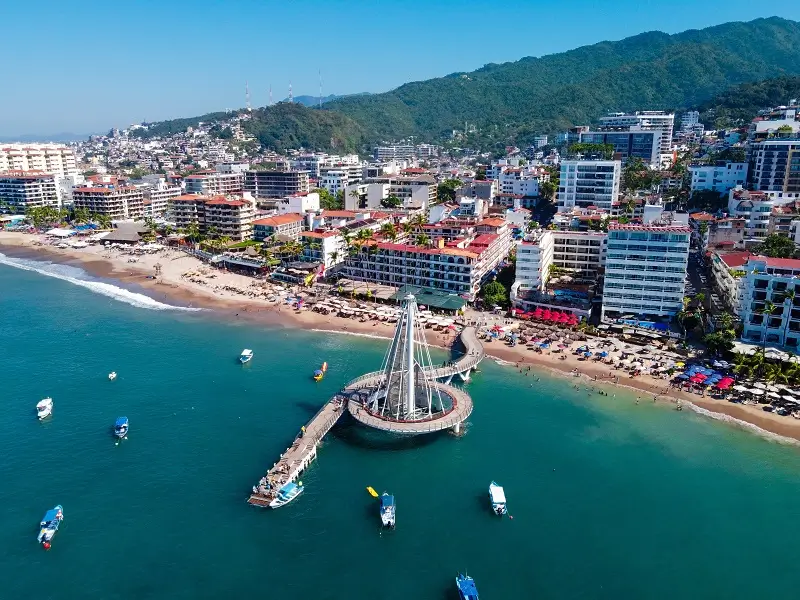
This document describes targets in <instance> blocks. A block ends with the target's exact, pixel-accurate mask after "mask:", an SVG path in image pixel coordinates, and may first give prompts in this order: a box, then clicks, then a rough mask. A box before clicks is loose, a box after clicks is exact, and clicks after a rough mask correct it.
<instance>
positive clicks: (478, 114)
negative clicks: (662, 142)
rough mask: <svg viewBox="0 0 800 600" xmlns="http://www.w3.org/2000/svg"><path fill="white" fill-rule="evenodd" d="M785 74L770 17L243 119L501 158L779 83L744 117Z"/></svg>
mask: <svg viewBox="0 0 800 600" xmlns="http://www.w3.org/2000/svg"><path fill="white" fill-rule="evenodd" d="M788 75H800V23H797V22H795V21H789V20H786V19H781V18H778V17H771V18H768V19H756V20H754V21H750V22H747V23H742V22H734V23H726V24H724V25H718V26H715V27H709V28H706V29H701V30H690V31H685V32H683V33H678V34H675V35H668V34H666V33H661V32H656V31H653V32H647V33H642V34H640V35H636V36H633V37H630V38H626V39H623V40H619V41H615V42H601V43H598V44H593V45H591V46H583V47H580V48H576V49H574V50H570V51H568V52H563V53H560V54H552V55H548V56H543V57H541V58H533V57H528V58H523V59H521V60H519V61H516V62H511V63H504V64H489V65H485V66H484V67H483V68H481V69H478V70H476V71H472V72H470V73H453V74H451V75H448V76H446V77H440V78H437V79H430V80H427V81H418V82H413V83H407V84H405V85H402V86H400V87H398V88H397V89H394V90H392V91H389V92H386V93H383V94H369V95H355V96H346V97H341V98H336V99H334V100H331V101H329V102H326V103H325V104H323V106H322V108H306V107H303V106H300V105H298V104H296V103H295V104H288V103H279V104H276V105H274V106H271V107H268V108H264V109H259V110H256V111H253V119H252V120H250V121H249V122H248V123H247V126H246V129H247V130H248V131H250V132H251V133H253V134H254V135H256V137H258V139H259V141H261V143H262V144H264V145H265V146H267V147H269V148H274V149H276V150H282V149H285V148H290V147H294V148H297V147H299V146H304V147H306V148H315V149H320V150H334V151H352V150H355V149H361V150H364V149H366V148H368V146H369V145H371V144H374V143H376V142H379V141H389V140H399V139H401V138H405V137H408V136H416V138H417V139H418V140H426V141H437V140H442V139H446V138H449V137H450V136H451V134H452V133H453V131H460V132H463V133H462V134H461V135H459V136H457V137H456V139H455V140H454V143H455V144H457V145H460V146H463V147H467V146H468V147H479V148H483V149H485V150H492V151H496V152H497V153H502V152H503V151H504V149H505V147H506V146H507V145H509V144H516V145H524V144H527V143H530V142H532V141H533V136H534V135H536V134H540V133H548V134H551V133H555V132H561V131H564V130H566V129H567V128H569V127H572V126H575V125H587V124H591V123H593V122H595V121H596V119H597V118H598V117H600V116H602V115H603V114H605V113H606V112H608V111H630V110H637V109H638V110H647V109H675V110H682V109H687V108H689V107H696V106H703V107H704V114H705V113H707V111H708V110H711V109H713V108H714V107H715V106H717V105H708V106H706V104H707V103H708V102H709V99H711V98H714V97H715V95H717V94H721V93H722V92H723V91H725V90H729V93H730V94H731V95H730V96H728V97H727V100H725V99H724V98H723V99H721V100H718V102H725V103H728V104H730V105H731V109H730V110H731V111H734V109H735V107H734V104H735V103H736V102H737V101H738V99H737V98H736V95H735V94H736V92H734V91H733V90H731V89H730V88H731V87H732V86H737V85H739V84H743V83H745V82H753V81H759V80H764V79H766V78H769V77H780V79H778V80H775V81H776V82H778V81H781V80H785V83H784V84H780V83H775V84H774V87H770V85H771V84H767V85H765V89H764V92H763V96H764V97H763V99H762V98H761V97H760V96H759V94H760V93H761V92H758V91H757V90H758V89H759V85H760V84H752V86H753V87H752V88H744V89H745V90H752V91H753V97H752V99H751V101H750V102H751V103H750V104H749V105H748V106H743V107H742V108H743V109H745V110H746V111H749V112H748V115H751V114H752V113H753V112H755V111H754V110H753V107H755V108H756V110H757V109H758V108H761V107H762V106H764V105H770V104H776V103H780V102H784V101H785V100H786V99H787V98H786V96H787V92H788V90H790V89H793V88H792V87H791V86H792V85H794V84H791V83H790V81H791V80H792V78H788V77H783V76H788ZM737 89H740V88H737ZM795 95H798V94H795ZM717 98H722V97H720V96H717ZM703 103H706V104H703ZM719 106H722V105H721V104H720V105H719ZM731 115H732V116H731V118H740V117H738V116H736V114H734V113H733V112H731ZM224 116H227V115H226V113H211V114H209V115H204V116H202V117H196V118H194V119H176V120H173V121H164V122H162V123H157V124H155V125H153V126H151V128H150V129H149V130H148V131H146V132H141V133H137V135H140V136H142V137H151V136H152V135H163V134H168V133H174V132H175V131H182V130H185V129H186V127H187V126H190V125H196V123H197V122H199V121H214V120H215V119H218V118H221V117H224ZM715 118H720V115H719V114H717V116H716V117H715ZM726 118H727V117H726Z"/></svg>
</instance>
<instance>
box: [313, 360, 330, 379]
mask: <svg viewBox="0 0 800 600" xmlns="http://www.w3.org/2000/svg"><path fill="white" fill-rule="evenodd" d="M327 370H328V363H326V362H324V363H322V366H321V367H320V368H319V369H317V370H316V371H314V381H321V380H322V378H323V377H325V372H326V371H327Z"/></svg>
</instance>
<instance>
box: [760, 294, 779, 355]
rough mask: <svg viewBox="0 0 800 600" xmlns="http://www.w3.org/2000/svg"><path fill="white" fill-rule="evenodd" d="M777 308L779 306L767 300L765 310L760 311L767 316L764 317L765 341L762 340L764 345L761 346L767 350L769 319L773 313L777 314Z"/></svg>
mask: <svg viewBox="0 0 800 600" xmlns="http://www.w3.org/2000/svg"><path fill="white" fill-rule="evenodd" d="M776 308H777V306H775V305H774V304H773V303H772V302H771V301H770V300H767V301H766V302H764V308H762V309H761V310H760V311H758V312H760V313H761V314H762V315H765V316H764V339H763V340H762V344H761V347H762V348H766V347H767V328H768V327H769V318H770V316H772V313H774V312H775V309H776Z"/></svg>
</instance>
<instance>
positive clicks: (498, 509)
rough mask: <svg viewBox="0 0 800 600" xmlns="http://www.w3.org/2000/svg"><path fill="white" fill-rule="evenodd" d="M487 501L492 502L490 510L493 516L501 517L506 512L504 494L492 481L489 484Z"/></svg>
mask: <svg viewBox="0 0 800 600" xmlns="http://www.w3.org/2000/svg"><path fill="white" fill-rule="evenodd" d="M489 500H490V501H491V502H492V510H493V511H494V512H495V514H497V515H500V516H501V517H502V516H503V515H504V514H506V513H507V512H508V509H507V508H506V493H505V491H503V488H502V487H500V486H499V485H497V484H496V483H495V482H494V481H493V482H492V483H490V484H489Z"/></svg>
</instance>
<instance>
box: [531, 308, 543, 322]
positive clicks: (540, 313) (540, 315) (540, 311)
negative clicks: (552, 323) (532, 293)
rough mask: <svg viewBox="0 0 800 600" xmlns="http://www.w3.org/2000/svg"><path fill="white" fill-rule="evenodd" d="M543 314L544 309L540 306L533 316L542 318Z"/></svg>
mask: <svg viewBox="0 0 800 600" xmlns="http://www.w3.org/2000/svg"><path fill="white" fill-rule="evenodd" d="M543 314H544V311H543V310H542V308H541V307H539V308H537V309H536V310H535V311H533V318H534V319H541V318H542V315H543Z"/></svg>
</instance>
